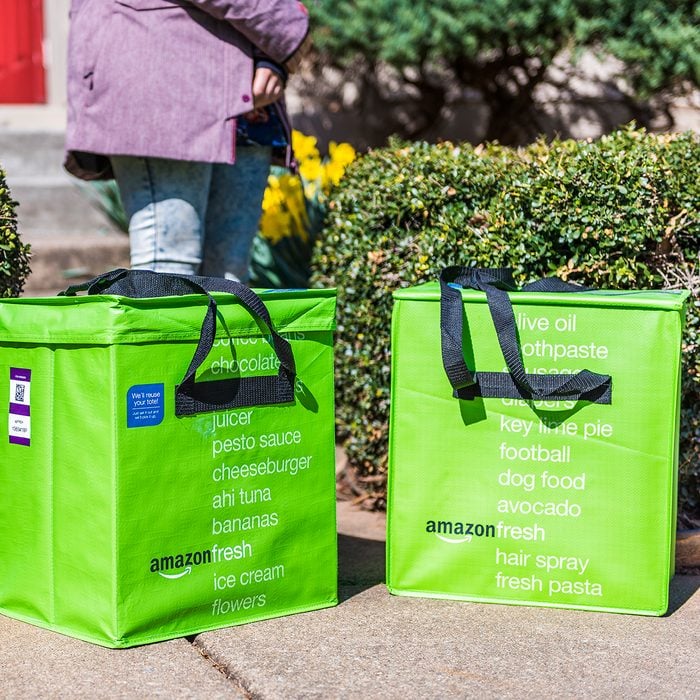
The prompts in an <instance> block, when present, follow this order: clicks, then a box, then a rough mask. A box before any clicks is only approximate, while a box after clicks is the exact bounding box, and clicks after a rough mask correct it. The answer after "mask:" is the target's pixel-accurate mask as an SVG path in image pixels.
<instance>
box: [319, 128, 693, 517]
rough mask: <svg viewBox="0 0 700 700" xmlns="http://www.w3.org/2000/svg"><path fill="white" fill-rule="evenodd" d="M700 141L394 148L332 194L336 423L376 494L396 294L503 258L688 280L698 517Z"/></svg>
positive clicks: (585, 274)
mask: <svg viewBox="0 0 700 700" xmlns="http://www.w3.org/2000/svg"><path fill="white" fill-rule="evenodd" d="M699 183H700V142H699V141H698V138H697V136H694V135H691V134H682V135H665V136H654V135H651V134H647V133H646V132H644V131H640V130H634V129H633V128H631V127H630V128H628V129H625V130H622V131H618V132H616V133H613V134H611V135H609V136H606V137H603V138H601V139H600V140H599V141H595V142H591V141H586V142H576V141H555V142H554V143H550V144H547V143H545V142H538V143H536V144H533V145H532V146H529V147H527V148H525V149H519V150H514V149H510V148H506V147H503V146H499V145H498V144H489V145H485V146H479V147H477V148H473V147H471V146H469V145H467V144H460V145H453V144H450V143H443V144H439V145H437V146H433V145H428V144H425V143H414V144H402V143H397V142H394V143H392V144H390V146H389V147H388V148H384V149H380V150H376V151H373V152H371V153H369V154H368V155H366V156H365V157H363V158H361V159H360V160H359V161H357V162H356V163H355V164H353V165H352V166H351V167H350V168H349V170H348V172H347V173H346V175H345V177H344V179H343V180H342V182H341V184H340V187H339V188H338V190H337V191H336V192H335V195H334V197H333V199H332V201H331V203H330V214H329V219H328V223H327V227H326V230H325V231H324V234H323V236H322V237H321V241H320V244H319V246H317V248H316V251H315V254H314V260H313V268H314V278H313V280H314V283H317V284H322V285H333V286H337V287H338V290H339V305H338V321H339V332H338V347H337V358H338V359H337V365H338V366H337V374H336V377H337V387H336V389H337V416H338V429H339V435H340V437H341V438H342V439H343V440H344V441H345V446H346V449H347V452H348V455H349V458H350V461H351V463H352V464H353V465H354V466H355V467H356V468H357V471H358V474H359V478H360V480H361V481H363V482H364V484H365V488H367V489H368V491H369V492H373V493H374V496H375V498H377V499H378V500H379V501H380V502H381V498H382V490H383V480H382V479H381V476H382V475H384V474H385V472H386V464H387V424H388V413H389V367H390V342H389V324H390V315H391V307H392V299H391V292H392V291H393V290H395V289H396V288H397V287H404V286H409V285H413V284H416V283H418V282H422V281H425V280H428V279H434V278H435V277H436V275H437V274H438V273H439V271H440V270H441V269H442V268H443V267H444V266H446V265H450V264H466V265H475V266H483V267H499V266H508V267H512V268H514V270H515V273H516V276H517V278H518V279H519V280H520V281H527V280H531V279H534V278H537V277H541V276H545V275H552V274H556V275H559V276H560V277H562V278H564V279H568V280H571V281H577V282H581V283H584V284H590V285H592V286H597V287H607V288H619V289H631V288H658V287H685V288H689V289H691V290H692V292H693V297H692V301H691V304H690V308H689V313H688V323H687V330H686V333H685V336H684V346H683V351H684V363H685V371H684V378H683V408H682V412H683V415H682V429H681V454H680V462H681V487H680V503H681V508H682V509H683V510H684V511H685V513H686V514H691V515H695V516H697V515H700V260H699V252H698V251H699V249H700V184H699Z"/></svg>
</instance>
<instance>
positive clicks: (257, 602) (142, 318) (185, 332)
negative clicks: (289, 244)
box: [0, 270, 337, 647]
mask: <svg viewBox="0 0 700 700" xmlns="http://www.w3.org/2000/svg"><path fill="white" fill-rule="evenodd" d="M86 288H87V291H88V295H79V296H76V295H75V292H76V291H80V290H82V289H86ZM66 294H67V296H59V297H56V298H53V299H30V298H25V299H4V300H2V302H0V377H1V383H0V389H1V390H2V391H4V393H5V397H6V403H5V404H4V405H5V410H6V411H7V415H8V418H7V421H6V425H7V426H8V436H7V437H6V438H5V439H4V440H2V441H0V444H1V445H2V447H1V448H0V612H3V613H5V614H7V615H9V616H11V617H15V618H18V619H20V620H26V621H27V622H32V623H34V624H36V625H40V626H42V627H47V628H49V629H52V630H56V631H59V632H63V633H65V634H69V635H72V636H75V637H79V638H81V639H85V640H88V641H91V642H96V643H98V644H102V645H105V646H109V647H127V646H133V645H135V644H142V643H146V642H154V641H157V640H163V639H168V638H172V637H176V636H182V635H190V634H195V633H197V632H200V631H204V630H208V629H213V628H217V627H222V626H227V625H235V624H239V623H243V622H250V621H253V620H261V619H264V618H270V617H275V616H279V615H286V614H290V613H297V612H302V611H306V610H314V609H317V608H323V607H328V606H331V605H334V604H336V603H337V583H336V571H337V545H336V528H335V473H334V454H335V452H334V420H333V414H334V406H333V344H332V343H333V339H332V331H333V328H334V311H335V293H334V291H332V290H313V291H307V290H287V291H284V290H282V291H269V292H264V293H260V295H259V296H258V295H257V294H255V293H254V292H252V291H251V290H250V289H248V288H247V287H245V286H244V285H242V284H240V283H238V282H231V281H229V280H224V279H214V278H205V277H184V276H177V275H167V274H159V273H154V272H148V271H127V270H117V271H114V272H112V273H108V274H107V275H105V276H103V277H101V278H96V279H95V280H92V281H91V282H90V283H87V284H86V285H83V286H81V287H74V288H72V289H70V290H68V292H66ZM261 299H262V300H264V302H263V301H262V300H261ZM3 386H4V389H2V387H3Z"/></svg>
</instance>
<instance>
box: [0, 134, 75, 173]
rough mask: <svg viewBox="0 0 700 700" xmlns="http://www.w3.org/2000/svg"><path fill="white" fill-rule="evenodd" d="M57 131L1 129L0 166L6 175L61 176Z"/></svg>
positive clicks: (61, 137)
mask: <svg viewBox="0 0 700 700" xmlns="http://www.w3.org/2000/svg"><path fill="white" fill-rule="evenodd" d="M63 140H64V135H63V133H61V132H60V131H37V130H30V131H22V130H18V129H0V165H2V167H3V168H4V170H5V171H6V173H7V176H8V178H9V179H10V180H11V179H12V178H23V177H32V176H35V177H42V178H44V177H58V176H62V175H64V170H63Z"/></svg>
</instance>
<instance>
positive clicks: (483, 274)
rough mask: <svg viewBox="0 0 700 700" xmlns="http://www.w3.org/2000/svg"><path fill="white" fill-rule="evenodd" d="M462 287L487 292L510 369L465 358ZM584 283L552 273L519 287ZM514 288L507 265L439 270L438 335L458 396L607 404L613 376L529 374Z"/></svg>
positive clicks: (560, 288) (555, 288) (575, 288)
mask: <svg viewBox="0 0 700 700" xmlns="http://www.w3.org/2000/svg"><path fill="white" fill-rule="evenodd" d="M461 287H468V288H470V289H478V290H480V291H482V292H485V293H486V301H487V302H488V307H489V311H490V313H491V318H492V320H493V324H494V326H495V328H496V334H497V336H498V343H499V345H500V346H501V351H502V352H503V357H504V359H505V361H506V366H507V367H508V372H507V373H506V372H472V371H471V370H470V369H469V368H468V367H467V365H466V363H465V361H464V348H463V346H462V333H463V319H462V314H463V305H462V292H461ZM587 290H588V287H582V286H579V285H574V284H569V283H567V282H563V281H562V280H560V279H557V278H555V277H550V278H546V279H542V280H538V281H537V282H533V283H531V284H527V285H525V286H524V287H523V288H522V291H532V292H568V293H572V292H573V293H575V292H583V291H587ZM515 291H517V287H516V285H515V281H514V279H513V274H512V271H511V270H509V269H507V268H472V267H448V268H445V269H444V270H443V271H442V274H441V275H440V336H441V347H442V362H443V365H444V367H445V373H446V374H447V378H448V379H449V381H450V384H451V385H452V388H453V390H454V392H453V396H454V397H455V398H460V399H469V400H471V399H474V398H476V397H477V396H481V397H484V398H513V399H527V400H534V401H578V400H584V401H591V402H594V403H602V404H609V403H610V402H611V399H612V378H611V377H610V375H607V374H598V373H596V372H590V371H589V370H587V369H584V370H581V371H580V372H578V373H576V374H572V375H561V374H559V375H550V374H547V375H542V374H527V373H526V372H525V367H524V365H523V361H522V358H521V356H520V348H519V344H518V334H517V327H516V323H515V314H514V313H513V306H512V304H511V302H510V298H509V297H508V292H515Z"/></svg>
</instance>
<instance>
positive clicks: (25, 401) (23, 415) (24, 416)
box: [7, 367, 32, 447]
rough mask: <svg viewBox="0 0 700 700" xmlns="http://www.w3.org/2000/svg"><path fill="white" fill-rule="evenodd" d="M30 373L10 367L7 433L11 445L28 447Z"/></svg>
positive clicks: (29, 434)
mask: <svg viewBox="0 0 700 700" xmlns="http://www.w3.org/2000/svg"><path fill="white" fill-rule="evenodd" d="M31 378H32V371H31V370H30V369H23V368H20V367H10V411H9V416H8V426H7V428H8V432H9V439H10V443H12V444H13V445H25V446H27V447H28V446H29V444H30V438H31V419H30V409H29V402H30V398H31V392H30V381H31Z"/></svg>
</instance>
